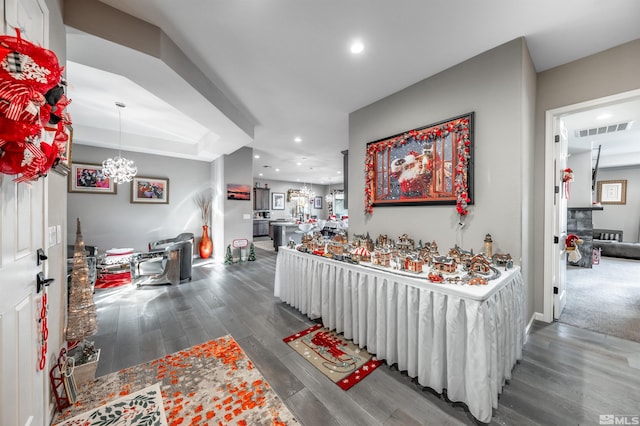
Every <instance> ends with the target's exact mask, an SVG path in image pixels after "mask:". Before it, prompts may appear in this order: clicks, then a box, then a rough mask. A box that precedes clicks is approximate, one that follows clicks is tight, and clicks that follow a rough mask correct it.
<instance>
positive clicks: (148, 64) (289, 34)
mask: <svg viewBox="0 0 640 426" xmlns="http://www.w3.org/2000/svg"><path fill="white" fill-rule="evenodd" d="M102 2H103V3H104V4H107V5H109V6H112V7H114V8H117V9H119V10H121V11H123V12H125V13H127V14H130V15H132V16H135V17H137V18H139V19H142V20H144V21H147V22H149V23H151V24H154V25H156V26H158V27H160V28H161V29H162V30H163V31H164V32H165V33H166V34H167V35H168V36H169V37H170V38H171V40H172V41H173V42H174V43H175V44H176V45H177V46H178V47H179V48H180V49H181V50H182V51H183V52H184V53H185V54H186V55H187V56H188V57H189V58H190V59H191V61H192V62H193V63H195V64H196V65H197V66H198V67H199V68H200V70H201V71H202V72H203V73H204V74H205V75H207V76H208V77H209V79H210V80H211V81H212V82H214V83H215V84H216V85H217V86H218V88H219V89H220V90H221V91H223V92H224V93H225V94H226V95H227V97H228V98H229V99H230V100H231V101H232V102H233V103H234V105H235V106H236V107H237V109H238V110H239V111H243V112H244V113H245V115H246V117H248V119H249V120H250V121H252V122H253V123H255V130H254V135H253V137H251V135H247V133H246V132H243V131H241V130H240V129H239V128H238V127H237V126H235V124H234V123H233V122H232V121H231V120H228V119H227V118H226V117H225V116H224V114H222V113H221V112H220V110H219V109H218V108H216V107H215V106H213V105H211V103H209V102H208V101H207V100H206V99H205V98H204V97H203V96H201V95H200V94H199V93H198V92H197V91H196V90H194V89H193V88H192V87H190V86H189V85H188V84H186V83H185V81H184V80H182V79H180V78H179V77H178V76H177V75H176V74H175V73H172V72H171V71H170V70H169V69H167V68H166V67H164V66H163V65H162V64H159V63H158V60H157V59H154V58H150V57H148V56H146V55H143V54H141V53H139V52H136V51H133V50H132V49H129V48H125V47H122V46H119V45H117V44H115V43H111V42H107V41H105V40H102V39H99V38H98V37H95V36H93V35H89V34H86V33H82V32H80V31H76V30H74V29H72V28H68V35H67V43H68V52H67V58H68V60H69V63H68V65H67V66H68V73H67V79H68V81H69V84H70V88H69V95H70V97H71V99H72V100H73V103H72V104H71V105H70V107H69V110H70V111H71V114H72V118H73V121H74V143H81V144H87V145H95V146H104V147H113V148H117V145H118V140H119V138H118V119H117V108H116V107H115V104H114V103H115V102H116V101H122V102H124V103H125V104H127V108H125V109H124V110H123V111H122V118H123V120H122V130H123V137H122V148H123V149H126V150H132V151H141V152H151V153H158V154H163V155H174V156H178V157H183V158H197V159H201V160H204V161H211V160H212V159H214V158H216V157H217V156H219V155H221V154H228V153H230V152H233V151H234V150H236V149H237V148H239V147H241V146H249V147H251V148H253V149H254V153H255V154H258V155H260V158H259V159H256V160H254V176H255V177H258V176H259V173H263V178H264V179H276V180H288V181H296V180H300V181H301V182H302V181H304V182H310V183H325V184H330V183H338V182H341V181H342V179H343V178H342V175H341V174H339V172H341V170H342V155H341V153H340V151H342V150H345V149H347V147H348V114H349V113H350V112H352V111H355V110H357V109H359V108H361V107H364V106H366V105H368V104H370V103H372V102H374V101H376V100H378V99H380V98H383V97H385V96H387V95H390V94H392V93H394V92H396V91H398V90H400V89H402V88H405V87H407V86H409V85H411V84H413V83H416V82H418V81H420V80H422V79H424V78H427V77H429V76H431V75H433V74H436V73H438V72H440V71H442V70H444V69H446V68H449V67H451V66H453V65H455V64H457V63H460V62H462V61H464V60H466V59H468V58H470V57H473V56H475V55H477V54H480V53H482V52H484V51H486V50H489V49H491V48H493V47H496V46H498V45H500V44H502V43H505V42H508V41H510V40H513V39H514V38H517V37H520V36H524V37H525V38H526V41H527V45H528V47H529V50H530V53H531V56H532V59H533V62H534V64H535V67H536V70H537V71H543V70H546V69H549V68H552V67H555V66H558V65H561V64H564V63H567V62H570V61H573V60H575V59H579V58H581V57H584V56H587V55H590V54H593V53H597V52H600V51H602V50H605V49H607V48H610V47H613V46H617V45H620V44H622V43H625V42H627V41H631V40H635V39H638V38H640V25H638V21H639V19H638V18H640V2H638V1H637V0H608V1H597V0H563V1H557V0H539V1H535V2H533V1H529V2H518V1H513V0H485V1H483V2H479V1H475V0H448V1H444V0H430V1H425V0H395V1H384V0H349V1H345V0H323V1H310V0H295V1H293V0H270V1H265V0H226V1H224V0H219V1H204V0H200V1H197V0H182V1H180V2H175V1H171V0H137V1H129V0H102ZM354 40H361V41H362V42H363V43H364V45H365V49H364V52H363V53H361V54H359V55H353V54H351V53H350V51H349V46H350V44H351V43H352V42H353V41H354ZM125 68H126V69H127V70H128V72H129V73H131V72H137V75H136V78H135V79H134V80H135V81H136V83H133V81H132V79H129V78H124V77H122V76H121V75H119V74H123V75H125V74H124V73H121V70H123V69H125ZM132 70H134V71H132ZM158 94H160V95H159V96H156V95H158ZM584 114H585V115H584V117H583V118H589V121H591V120H592V118H593V117H587V116H588V114H587V113H584ZM594 114H595V115H599V113H593V114H592V115H594ZM637 117H638V115H637V111H636V115H635V117H632V118H631V119H635V120H636V123H637V119H638V118H637ZM445 118H447V117H425V122H421V123H416V126H420V125H425V124H428V123H429V122H435V121H438V120H441V119H445ZM626 119H627V118H625V120H626ZM612 120H617V118H612ZM575 121H577V119H576V120H575ZM567 123H568V124H571V123H570V122H569V121H567ZM593 123H594V125H600V124H599V123H598V122H597V121H593ZM579 125H580V126H585V127H589V126H591V124H584V123H583V122H580V123H579ZM634 128H635V129H638V124H636V125H635V126H634ZM401 130H408V129H399V131H401ZM569 130H570V133H571V129H569ZM629 133H631V132H629ZM383 136H387V135H380V137H383ZM295 137H300V138H302V142H300V143H296V142H294V138H295ZM635 144H636V145H639V144H640V143H639V141H638V139H637V137H636V138H635ZM616 149H618V148H616ZM298 164H299V165H298ZM265 166H268V167H265ZM276 168H279V169H280V171H279V172H276V171H275V170H276Z"/></svg>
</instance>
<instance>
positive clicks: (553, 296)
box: [542, 90, 640, 322]
mask: <svg viewBox="0 0 640 426" xmlns="http://www.w3.org/2000/svg"><path fill="white" fill-rule="evenodd" d="M635 100H640V90H634V91H630V92H625V93H621V94H617V95H613V96H608V97H605V98H600V99H594V100H591V101H587V102H582V103H579V104H574V105H569V106H566V107H562V108H557V109H553V110H549V111H547V112H546V117H545V123H546V124H545V188H546V190H545V206H547V208H546V209H545V225H544V232H545V234H544V235H545V236H546V237H545V243H544V265H545V267H544V309H543V318H542V320H543V321H546V322H552V321H553V320H554V319H557V318H558V317H559V316H560V315H561V314H562V309H557V308H558V307H560V308H561V307H562V306H563V305H562V303H561V302H562V301H563V297H566V296H567V294H566V287H567V276H566V273H564V272H566V268H565V267H563V265H561V262H562V259H564V258H565V257H566V253H565V250H564V249H565V246H564V238H562V235H560V234H559V233H558V230H566V211H563V209H565V207H563V206H562V203H559V202H558V189H559V188H562V181H561V179H562V170H563V169H562V168H560V167H561V165H562V160H563V158H566V156H567V154H568V152H567V150H568V144H567V148H566V149H567V150H563V149H558V144H557V143H556V135H560V134H561V132H560V126H561V125H563V124H564V123H565V121H571V120H570V117H571V116H572V115H578V114H583V115H584V113H586V112H589V113H592V114H596V113H598V112H599V111H600V110H602V109H604V108H608V107H610V106H615V105H618V104H622V103H625V102H630V101H635ZM602 123H603V124H601V125H598V123H597V122H595V123H594V125H593V126H587V127H585V128H584V129H581V128H580V129H577V128H573V129H568V130H567V132H568V133H571V132H576V131H578V130H580V131H586V132H587V135H589V132H590V131H591V129H595V134H596V135H597V133H598V129H599V128H601V127H603V128H605V131H606V127H608V126H604V123H605V122H604V121H603V122H602ZM607 124H610V122H609V123H607ZM633 124H635V126H636V129H637V128H638V127H640V120H636V122H635V123H632V125H633ZM622 155H623V156H625V154H622ZM626 157H628V158H629V157H630V155H629V154H627V155H626ZM638 164H640V162H639V163H638ZM594 201H595V200H594ZM600 213H603V212H600ZM636 218H637V215H636ZM635 227H636V229H637V227H638V225H637V224H636V225H635ZM554 237H559V238H557V240H555V241H554ZM554 307H556V309H555V314H554Z"/></svg>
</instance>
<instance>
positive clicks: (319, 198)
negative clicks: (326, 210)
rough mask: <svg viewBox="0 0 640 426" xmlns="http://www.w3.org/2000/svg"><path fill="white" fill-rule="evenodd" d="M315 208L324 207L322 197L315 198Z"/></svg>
mask: <svg viewBox="0 0 640 426" xmlns="http://www.w3.org/2000/svg"><path fill="white" fill-rule="evenodd" d="M313 208H314V209H316V210H319V209H321V208H322V197H315V198H314V199H313Z"/></svg>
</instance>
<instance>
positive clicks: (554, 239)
mask: <svg viewBox="0 0 640 426" xmlns="http://www.w3.org/2000/svg"><path fill="white" fill-rule="evenodd" d="M558 242H560V238H558V236H557V235H554V236H553V244H558Z"/></svg>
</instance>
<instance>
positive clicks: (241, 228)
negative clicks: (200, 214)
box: [211, 148, 253, 261]
mask: <svg viewBox="0 0 640 426" xmlns="http://www.w3.org/2000/svg"><path fill="white" fill-rule="evenodd" d="M214 167H215V169H216V171H215V173H216V174H215V176H219V177H220V179H218V180H216V182H215V184H216V198H215V202H214V211H213V215H214V218H213V221H214V223H215V226H214V227H213V228H212V230H211V233H212V234H213V236H214V238H213V242H214V246H213V251H214V255H215V258H216V260H217V261H222V260H224V256H225V253H226V248H227V246H228V245H230V244H231V243H232V242H233V240H235V239H247V240H249V241H252V240H253V189H252V188H253V177H252V173H253V172H252V170H253V149H251V148H240V149H239V150H237V151H236V152H234V153H233V154H230V155H225V156H223V157H220V158H219V159H218V160H216V161H215V165H214ZM227 184H241V185H247V186H248V187H249V188H250V191H251V198H250V200H247V201H245V200H227Z"/></svg>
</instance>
